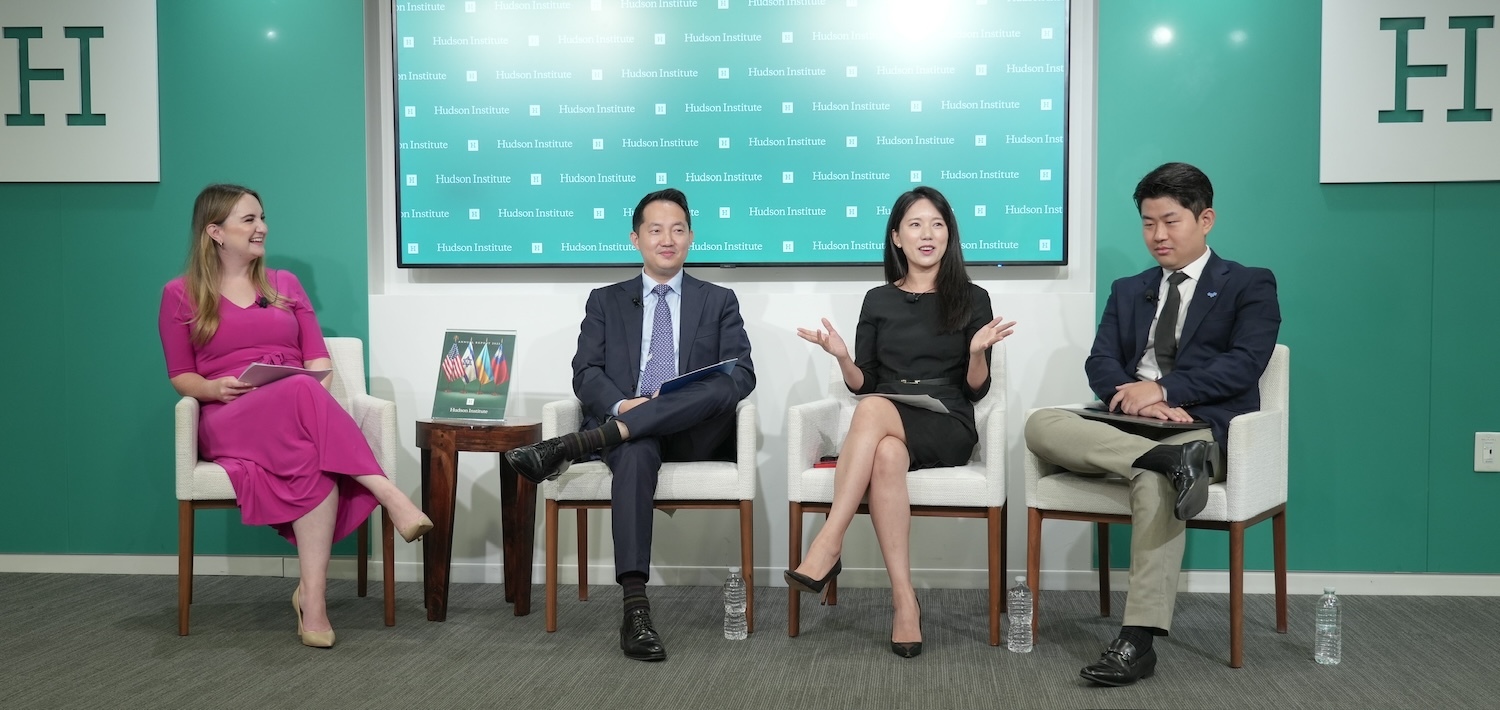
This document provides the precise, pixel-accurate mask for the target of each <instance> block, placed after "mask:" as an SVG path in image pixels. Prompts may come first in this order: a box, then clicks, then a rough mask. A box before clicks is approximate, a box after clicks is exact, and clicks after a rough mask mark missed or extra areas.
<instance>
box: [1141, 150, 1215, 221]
mask: <svg viewBox="0 0 1500 710" xmlns="http://www.w3.org/2000/svg"><path fill="white" fill-rule="evenodd" d="M1156 197H1170V198H1172V199H1174V200H1176V201H1177V204H1180V205H1182V206H1183V207H1186V208H1188V211H1190V212H1192V213H1193V218H1194V219H1196V218H1198V216H1199V215H1202V214H1203V210H1206V209H1209V208H1210V207H1213V206H1214V184H1213V183H1212V182H1209V180H1208V176H1207V175H1204V174H1203V171H1202V170H1199V169H1197V168H1195V167H1193V166H1191V165H1188V164H1187V163H1164V164H1163V165H1161V166H1160V167H1158V168H1157V169H1155V170H1152V171H1151V172H1149V173H1146V177H1143V178H1141V181H1140V182H1139V183H1136V186H1135V211H1136V212H1140V211H1141V203H1142V202H1145V201H1146V200H1149V199H1152V198H1156Z"/></svg>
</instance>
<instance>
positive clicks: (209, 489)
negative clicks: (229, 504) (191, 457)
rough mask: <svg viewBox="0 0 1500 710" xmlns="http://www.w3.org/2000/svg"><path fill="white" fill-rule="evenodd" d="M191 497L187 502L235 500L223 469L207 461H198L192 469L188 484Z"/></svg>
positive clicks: (231, 485)
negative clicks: (190, 480)
mask: <svg viewBox="0 0 1500 710" xmlns="http://www.w3.org/2000/svg"><path fill="white" fill-rule="evenodd" d="M190 486H191V490H192V495H191V496H189V497H188V500H235V499H236V498H235V495H234V485H233V484H231V483H230V482H229V474H228V473H227V472H225V471H224V467H223V466H220V465H219V464H216V463H211V462H208V461H199V462H198V465H197V466H194V467H193V480H192V482H191V484H190Z"/></svg>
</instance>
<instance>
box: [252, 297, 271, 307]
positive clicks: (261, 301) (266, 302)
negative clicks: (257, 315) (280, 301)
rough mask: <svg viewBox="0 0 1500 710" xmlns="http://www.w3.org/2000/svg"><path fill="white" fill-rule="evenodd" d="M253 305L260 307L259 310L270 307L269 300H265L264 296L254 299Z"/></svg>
mask: <svg viewBox="0 0 1500 710" xmlns="http://www.w3.org/2000/svg"><path fill="white" fill-rule="evenodd" d="M255 305H257V306H260V307H261V308H265V307H266V306H269V305H271V300H270V299H268V298H266V297H265V296H261V297H260V298H257V299H255Z"/></svg>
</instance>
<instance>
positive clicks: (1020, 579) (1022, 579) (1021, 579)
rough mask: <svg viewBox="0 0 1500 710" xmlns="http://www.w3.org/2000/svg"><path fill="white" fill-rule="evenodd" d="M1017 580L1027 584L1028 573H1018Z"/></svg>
mask: <svg viewBox="0 0 1500 710" xmlns="http://www.w3.org/2000/svg"><path fill="white" fill-rule="evenodd" d="M1016 582H1018V583H1020V584H1025V583H1026V575H1024V574H1018V575H1016Z"/></svg>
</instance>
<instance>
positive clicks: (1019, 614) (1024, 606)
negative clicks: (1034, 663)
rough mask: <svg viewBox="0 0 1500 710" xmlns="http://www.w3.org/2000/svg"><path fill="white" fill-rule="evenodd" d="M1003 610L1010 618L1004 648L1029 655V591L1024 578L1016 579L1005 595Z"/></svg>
mask: <svg viewBox="0 0 1500 710" xmlns="http://www.w3.org/2000/svg"><path fill="white" fill-rule="evenodd" d="M1005 609H1006V611H1007V613H1008V616H1009V617H1010V628H1009V629H1006V630H1005V647H1006V648H1007V649H1010V650H1011V651H1014V652H1016V653H1031V589H1030V588H1028V587H1027V586H1026V578H1025V577H1016V586H1014V587H1011V588H1010V591H1008V592H1006V593H1005Z"/></svg>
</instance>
